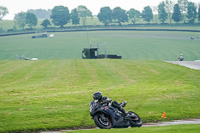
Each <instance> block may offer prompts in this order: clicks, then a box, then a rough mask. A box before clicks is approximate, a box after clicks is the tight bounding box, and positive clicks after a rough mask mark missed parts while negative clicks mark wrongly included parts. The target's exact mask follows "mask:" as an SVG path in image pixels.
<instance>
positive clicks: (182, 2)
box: [178, 0, 188, 23]
mask: <svg viewBox="0 0 200 133" xmlns="http://www.w3.org/2000/svg"><path fill="white" fill-rule="evenodd" d="M178 5H179V7H180V10H181V13H182V17H183V20H184V23H185V14H186V11H187V5H188V0H178Z"/></svg>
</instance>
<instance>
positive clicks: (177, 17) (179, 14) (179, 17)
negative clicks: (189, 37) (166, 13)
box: [172, 4, 181, 23]
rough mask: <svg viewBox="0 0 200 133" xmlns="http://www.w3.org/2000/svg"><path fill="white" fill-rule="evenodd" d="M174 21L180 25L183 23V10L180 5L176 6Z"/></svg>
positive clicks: (173, 15)
mask: <svg viewBox="0 0 200 133" xmlns="http://www.w3.org/2000/svg"><path fill="white" fill-rule="evenodd" d="M172 19H173V20H174V21H175V22H176V23H178V22H180V21H181V10H180V7H179V5H178V4H175V5H174V12H173V14H172Z"/></svg>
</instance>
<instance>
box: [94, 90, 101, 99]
mask: <svg viewBox="0 0 200 133" xmlns="http://www.w3.org/2000/svg"><path fill="white" fill-rule="evenodd" d="M101 98H102V94H101V92H100V91H98V92H95V93H94V94H93V99H94V100H101Z"/></svg>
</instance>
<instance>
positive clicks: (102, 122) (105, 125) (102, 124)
mask: <svg viewBox="0 0 200 133" xmlns="http://www.w3.org/2000/svg"><path fill="white" fill-rule="evenodd" d="M102 117H104V118H105V119H102ZM94 122H95V124H96V125H97V126H98V127H99V128H102V129H110V128H112V123H111V120H110V119H109V117H108V116H107V115H105V114H103V113H98V114H96V115H95V116H94Z"/></svg>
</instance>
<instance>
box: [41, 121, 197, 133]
mask: <svg viewBox="0 0 200 133" xmlns="http://www.w3.org/2000/svg"><path fill="white" fill-rule="evenodd" d="M181 124H200V119H188V120H174V121H171V122H158V123H145V124H143V125H142V127H141V128H143V127H152V126H169V125H181ZM90 129H99V128H90ZM90 129H75V130H60V131H45V132H40V133H62V132H67V131H77V130H90Z"/></svg>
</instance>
